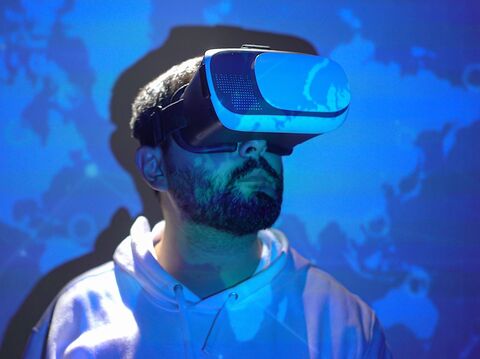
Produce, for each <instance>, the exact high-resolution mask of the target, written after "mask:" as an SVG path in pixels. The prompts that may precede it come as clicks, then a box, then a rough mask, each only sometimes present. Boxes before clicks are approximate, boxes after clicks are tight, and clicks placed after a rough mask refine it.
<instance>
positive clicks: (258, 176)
mask: <svg viewBox="0 0 480 359" xmlns="http://www.w3.org/2000/svg"><path fill="white" fill-rule="evenodd" d="M263 173H264V171H263V170H262V171H253V172H252V173H250V174H248V175H246V176H245V177H242V178H240V179H239V180H238V182H251V183H260V184H263V183H264V184H272V179H271V178H270V176H268V175H267V174H263Z"/></svg>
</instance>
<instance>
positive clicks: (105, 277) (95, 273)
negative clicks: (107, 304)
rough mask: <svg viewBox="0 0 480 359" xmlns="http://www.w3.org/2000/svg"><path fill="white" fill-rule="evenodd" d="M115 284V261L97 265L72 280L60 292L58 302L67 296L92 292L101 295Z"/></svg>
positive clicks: (82, 295) (89, 295) (81, 295)
mask: <svg viewBox="0 0 480 359" xmlns="http://www.w3.org/2000/svg"><path fill="white" fill-rule="evenodd" d="M114 286H115V270H114V263H113V262H108V263H105V264H103V265H101V266H98V267H95V268H93V269H91V270H89V271H87V272H85V273H83V274H81V275H80V276H78V277H76V278H74V279H73V280H71V281H70V282H69V283H68V284H67V285H66V286H65V287H64V288H63V289H62V290H61V291H60V293H59V294H58V296H57V298H56V302H57V303H58V302H62V301H65V300H66V299H67V298H79V299H80V298H82V297H90V298H91V296H92V294H98V295H101V294H102V293H105V292H107V291H109V290H111V289H112V287H114Z"/></svg>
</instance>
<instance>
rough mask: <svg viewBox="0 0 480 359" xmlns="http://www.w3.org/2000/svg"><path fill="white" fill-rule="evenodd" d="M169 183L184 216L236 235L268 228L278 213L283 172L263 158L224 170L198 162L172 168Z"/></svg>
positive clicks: (248, 160)
mask: <svg viewBox="0 0 480 359" xmlns="http://www.w3.org/2000/svg"><path fill="white" fill-rule="evenodd" d="M201 156H202V157H211V156H212V155H201ZM253 176H255V178H253V179H252V180H250V179H251V178H252V177H253ZM258 177H260V178H262V177H263V178H264V179H265V180H264V181H262V180H261V179H258ZM169 183H170V191H171V193H172V195H173V197H174V199H175V201H176V203H177V205H178V207H179V208H180V210H181V211H182V215H183V216H184V218H185V219H187V220H191V221H192V222H195V223H198V224H203V225H206V226H210V227H212V228H216V229H219V230H222V231H226V232H229V233H232V234H235V235H245V234H249V233H254V232H256V231H258V230H260V229H264V228H268V227H271V226H272V225H273V223H274V222H275V221H276V219H277V218H278V216H279V214H280V209H281V205H282V195H283V175H282V173H281V172H280V173H277V171H275V170H274V169H273V167H272V166H271V165H270V164H269V163H268V161H267V160H266V159H265V158H264V157H259V158H258V159H253V158H249V159H247V160H245V161H244V162H243V163H242V164H241V165H240V166H237V167H236V168H235V169H233V170H231V171H229V172H227V173H226V172H224V171H220V172H216V173H212V172H210V171H209V170H208V169H207V168H205V167H204V166H198V165H197V166H192V167H190V168H188V167H187V168H182V169H173V171H172V172H171V176H170V179H169Z"/></svg>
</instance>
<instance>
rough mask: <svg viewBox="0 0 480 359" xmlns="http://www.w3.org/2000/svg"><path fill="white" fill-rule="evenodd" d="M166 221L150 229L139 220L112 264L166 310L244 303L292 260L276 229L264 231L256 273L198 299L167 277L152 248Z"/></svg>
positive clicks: (218, 306) (115, 255) (145, 222)
mask: <svg viewBox="0 0 480 359" xmlns="http://www.w3.org/2000/svg"><path fill="white" fill-rule="evenodd" d="M164 228H165V221H161V222H159V223H157V224H156V225H155V226H154V227H153V229H151V228H150V224H149V222H148V220H147V219H146V218H145V217H142V216H140V217H138V218H137V220H136V221H135V223H134V224H133V225H132V228H131V230H130V236H128V237H127V238H126V239H125V240H124V241H123V242H122V243H121V244H120V245H119V246H118V248H117V250H116V251H115V254H114V257H113V259H114V262H115V263H116V264H117V265H118V266H119V267H120V268H121V269H122V270H124V271H125V272H127V273H129V274H130V275H132V276H133V277H134V278H136V280H137V281H138V282H139V283H140V285H141V286H142V287H143V289H144V290H145V291H146V292H147V293H148V295H149V297H150V299H151V300H153V301H154V302H155V304H156V305H158V306H160V307H162V308H163V309H165V310H170V311H178V310H179V309H180V305H181V302H184V303H185V305H186V306H188V307H189V309H192V310H200V311H217V310H218V309H219V308H221V307H222V306H224V305H225V303H226V302H227V301H228V300H229V298H232V297H233V298H234V299H235V300H236V301H243V300H244V299H246V298H248V297H249V296H250V295H251V294H253V293H255V292H256V291H258V290H259V289H261V288H262V287H263V286H265V285H267V284H269V283H270V282H271V281H272V280H273V278H274V277H276V276H277V275H278V274H279V273H280V272H281V271H282V269H283V268H284V267H285V265H286V263H287V261H288V260H291V259H290V258H289V257H290V253H289V251H288V241H287V239H286V237H285V236H284V235H283V233H281V232H280V231H278V230H274V229H267V230H261V231H259V232H258V238H259V239H260V240H261V241H262V244H263V249H262V258H261V261H260V263H259V267H258V268H257V271H256V272H255V274H254V275H253V276H252V277H250V278H248V279H246V280H245V281H243V282H241V283H238V284H237V285H235V286H233V287H230V288H228V289H225V290H224V291H222V292H220V293H216V294H214V295H211V296H209V297H207V298H204V299H202V298H200V297H198V296H197V295H196V294H194V293H193V292H191V291H190V290H189V289H188V288H187V287H185V285H184V284H182V283H181V282H179V281H178V280H176V279H175V278H174V277H172V276H171V275H170V274H168V273H167V272H166V271H165V270H164V269H163V268H162V266H161V265H160V264H159V263H158V261H157V259H156V254H155V250H154V245H155V244H156V243H157V242H158V241H159V240H160V238H162V233H163V230H164Z"/></svg>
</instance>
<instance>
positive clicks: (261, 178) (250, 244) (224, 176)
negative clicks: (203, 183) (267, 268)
mask: <svg viewBox="0 0 480 359" xmlns="http://www.w3.org/2000/svg"><path fill="white" fill-rule="evenodd" d="M260 158H263V159H264V160H265V161H266V162H267V163H268V165H269V166H270V167H271V169H273V170H274V172H275V173H276V174H277V175H278V176H279V178H283V165H282V158H281V157H280V156H278V155H275V154H273V153H269V152H266V141H264V140H252V141H247V142H243V143H240V144H239V148H238V150H237V151H236V152H223V153H210V154H199V153H192V152H188V151H186V150H184V149H182V148H181V147H179V146H178V145H177V144H176V143H175V141H170V143H169V148H168V150H167V151H166V152H164V151H162V149H161V148H160V147H155V148H152V147H148V146H142V147H140V148H139V149H138V150H137V154H136V164H137V167H138V169H139V170H140V172H141V174H142V175H143V178H144V179H145V181H146V182H147V183H148V185H149V186H150V187H151V188H153V189H155V190H157V191H159V192H160V201H161V208H162V212H163V216H164V218H165V231H164V234H163V238H161V241H159V242H158V244H157V245H156V246H155V252H156V255H157V260H158V262H159V263H160V265H161V266H162V267H163V268H164V269H165V270H166V271H167V272H168V273H170V274H171V275H172V276H173V277H174V278H176V279H177V280H179V281H180V282H181V283H182V284H184V285H185V286H186V287H187V288H188V289H189V290H191V291H192V292H193V293H195V294H197V295H198V296H199V297H201V298H205V297H207V296H209V295H211V294H213V293H216V292H219V291H222V290H224V289H226V288H228V287H231V286H233V285H235V284H236V283H238V282H241V281H242V280H244V279H246V278H248V277H249V276H251V275H252V274H253V272H254V271H255V269H256V267H257V265H258V262H259V260H260V256H261V249H262V246H261V242H260V240H259V239H258V238H257V231H252V233H247V234H243V235H236V234H232V233H229V232H228V231H224V230H219V229H216V228H213V227H211V226H207V225H204V224H199V223H194V222H193V221H191V220H189V218H188V217H187V216H186V215H185V213H184V211H183V210H182V209H181V208H180V207H179V204H178V203H177V200H176V197H175V195H174V190H173V188H174V187H175V183H174V181H175V178H176V177H175V176H176V173H177V172H178V171H194V172H197V173H204V174H208V177H209V178H210V179H211V182H212V185H214V186H216V187H217V188H226V186H227V183H228V181H229V178H230V176H231V174H232V172H233V171H235V170H237V169H239V168H241V167H242V166H244V165H245V163H246V162H247V161H249V160H252V159H253V160H256V161H258V160H260ZM274 183H275V181H272V179H271V178H270V176H269V175H268V174H267V173H266V172H265V171H264V170H262V169H258V168H256V169H253V170H252V171H250V172H248V173H247V174H246V175H245V176H244V177H242V178H241V179H239V180H238V181H235V182H234V183H233V187H234V188H236V189H238V191H239V192H240V193H241V194H242V195H243V197H244V199H250V198H252V196H254V195H255V194H256V193H258V192H264V193H265V194H267V195H268V196H270V197H272V198H273V196H276V195H277V193H276V192H275V184H274ZM193 191H194V192H192V193H194V194H193V196H194V197H195V203H200V202H202V201H207V200H208V199H209V197H210V196H212V195H213V194H212V193H210V192H209V191H197V189H196V188H195V189H193ZM215 210H216V208H212V211H215Z"/></svg>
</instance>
